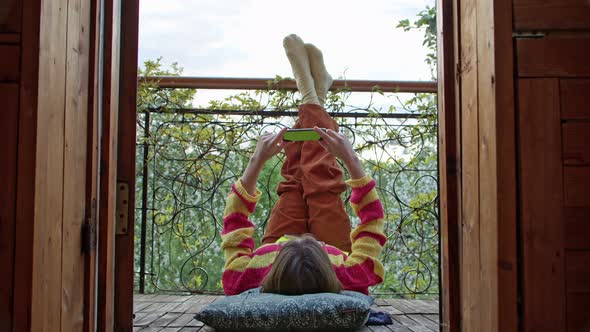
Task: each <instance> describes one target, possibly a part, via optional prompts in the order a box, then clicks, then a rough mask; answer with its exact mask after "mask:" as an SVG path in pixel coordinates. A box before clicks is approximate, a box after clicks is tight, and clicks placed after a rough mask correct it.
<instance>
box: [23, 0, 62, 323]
mask: <svg viewBox="0 0 590 332" xmlns="http://www.w3.org/2000/svg"><path fill="white" fill-rule="evenodd" d="M41 6H42V10H41V13H42V15H41V18H40V19H41V30H40V31H41V32H40V44H39V59H40V60H39V100H38V105H37V109H38V117H37V121H38V126H37V150H36V176H35V219H34V220H35V230H34V239H33V242H32V243H33V246H34V248H33V253H34V256H33V263H34V265H33V293H32V294H33V299H32V305H31V317H34V318H33V319H32V322H31V325H32V326H31V329H32V330H34V331H59V330H61V318H62V317H61V299H62V276H63V274H62V270H61V269H62V264H63V260H62V249H63V235H64V234H63V216H64V215H63V199H64V131H65V128H64V124H65V112H64V110H65V83H66V81H65V79H66V73H65V69H66V32H67V10H66V9H67V0H56V1H51V2H43V3H42V4H41Z"/></svg>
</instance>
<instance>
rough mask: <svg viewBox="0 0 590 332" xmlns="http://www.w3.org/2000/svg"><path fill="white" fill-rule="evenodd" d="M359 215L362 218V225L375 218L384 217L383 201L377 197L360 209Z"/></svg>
mask: <svg viewBox="0 0 590 332" xmlns="http://www.w3.org/2000/svg"><path fill="white" fill-rule="evenodd" d="M358 216H359V218H360V219H361V225H362V224H366V223H368V222H370V221H372V220H375V219H379V218H383V216H384V215H383V206H382V205H381V201H380V200H378V199H376V200H374V201H372V202H371V203H369V204H367V205H365V206H364V207H363V208H362V209H360V210H359V212H358Z"/></svg>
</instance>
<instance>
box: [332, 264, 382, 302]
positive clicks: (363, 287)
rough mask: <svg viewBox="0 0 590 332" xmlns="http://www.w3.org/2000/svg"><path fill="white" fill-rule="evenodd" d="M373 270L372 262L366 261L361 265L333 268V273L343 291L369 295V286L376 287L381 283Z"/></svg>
mask: <svg viewBox="0 0 590 332" xmlns="http://www.w3.org/2000/svg"><path fill="white" fill-rule="evenodd" d="M373 268H374V263H373V260H371V259H367V260H365V261H364V262H362V263H361V264H356V265H353V266H348V267H347V266H344V265H340V266H337V267H334V272H336V276H337V277H338V280H340V282H341V283H342V287H343V288H344V289H346V290H352V291H356V292H360V293H364V294H369V286H373V285H377V284H378V283H380V282H382V281H383V279H381V277H379V276H378V275H376V274H375V272H374V270H373Z"/></svg>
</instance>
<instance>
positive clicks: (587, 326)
mask: <svg viewBox="0 0 590 332" xmlns="http://www.w3.org/2000/svg"><path fill="white" fill-rule="evenodd" d="M588 308H590V293H570V294H568V295H567V331H568V332H586V331H589V330H590V315H588Z"/></svg>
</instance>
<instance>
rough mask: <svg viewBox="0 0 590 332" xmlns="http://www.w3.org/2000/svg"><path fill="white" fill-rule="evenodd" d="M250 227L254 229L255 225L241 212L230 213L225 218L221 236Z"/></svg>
mask: <svg viewBox="0 0 590 332" xmlns="http://www.w3.org/2000/svg"><path fill="white" fill-rule="evenodd" d="M249 227H254V224H252V222H250V220H248V217H246V215H245V214H243V213H241V212H234V213H230V214H228V215H227V216H226V217H225V218H223V230H222V231H221V235H225V234H227V233H230V232H233V231H235V230H236V229H240V228H249Z"/></svg>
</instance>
